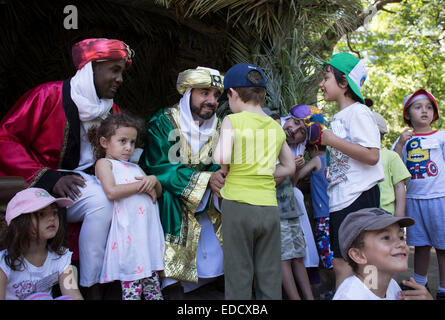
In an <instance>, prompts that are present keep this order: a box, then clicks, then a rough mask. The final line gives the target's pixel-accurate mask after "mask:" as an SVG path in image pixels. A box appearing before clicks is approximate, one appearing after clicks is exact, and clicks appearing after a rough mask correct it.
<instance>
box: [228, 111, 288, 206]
mask: <svg viewBox="0 0 445 320" xmlns="http://www.w3.org/2000/svg"><path fill="white" fill-rule="evenodd" d="M228 117H229V119H230V121H231V122H232V126H233V130H234V141H233V149H232V159H231V163H230V169H229V172H228V174H227V177H226V182H225V184H224V187H223V188H222V189H221V196H222V197H223V198H224V199H229V200H234V201H239V202H244V203H249V204H252V205H260V206H277V198H276V190H275V180H274V177H273V173H274V170H275V165H276V162H277V158H278V155H279V154H280V150H281V146H282V145H283V142H284V141H285V140H286V136H285V134H284V131H283V129H282V128H281V126H280V125H279V124H278V123H277V122H276V121H275V120H274V119H272V118H271V117H263V116H261V115H259V114H255V113H250V112H247V111H242V112H240V113H235V114H231V115H228Z"/></svg>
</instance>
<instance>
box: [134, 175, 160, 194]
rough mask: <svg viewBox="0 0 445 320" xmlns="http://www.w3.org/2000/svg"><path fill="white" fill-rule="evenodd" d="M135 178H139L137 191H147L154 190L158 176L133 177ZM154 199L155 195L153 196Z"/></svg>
mask: <svg viewBox="0 0 445 320" xmlns="http://www.w3.org/2000/svg"><path fill="white" fill-rule="evenodd" d="M134 178H135V179H136V180H141V183H140V185H139V187H138V193H149V192H150V191H152V190H154V187H155V186H156V183H158V178H156V176H143V177H134ZM154 198H155V199H156V196H155V197H154Z"/></svg>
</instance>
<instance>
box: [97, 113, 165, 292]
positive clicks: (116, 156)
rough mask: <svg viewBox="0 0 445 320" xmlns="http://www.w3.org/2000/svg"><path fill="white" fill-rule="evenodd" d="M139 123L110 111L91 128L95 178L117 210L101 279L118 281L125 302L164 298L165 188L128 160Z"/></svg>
mask: <svg viewBox="0 0 445 320" xmlns="http://www.w3.org/2000/svg"><path fill="white" fill-rule="evenodd" d="M138 126H139V125H138V122H137V121H136V120H134V119H132V118H131V117H130V116H128V115H125V114H117V115H110V116H109V117H108V118H107V119H106V120H103V121H102V123H101V124H100V126H99V128H97V129H96V130H92V131H90V134H89V137H90V140H91V142H92V145H93V147H94V148H95V156H96V158H97V159H98V160H97V162H96V177H97V178H98V180H99V181H100V183H101V184H102V187H103V189H104V191H105V194H106V195H107V197H108V199H110V200H112V201H114V209H113V210H114V212H113V218H112V222H111V228H110V232H109V234H108V240H107V246H106V249H105V260H104V264H103V267H102V273H101V282H102V283H106V282H110V281H114V280H120V281H121V286H122V299H123V300H140V299H141V296H142V294H143V295H144V297H145V299H146V300H162V299H163V297H162V293H161V289H160V279H159V272H160V271H162V270H163V269H164V263H163V259H164V246H165V245H164V232H163V230H162V226H161V221H160V218H159V208H158V204H157V203H156V199H157V198H158V197H159V196H160V195H161V191H162V187H161V184H160V183H159V181H158V179H157V178H156V177H155V176H147V175H146V174H145V173H144V172H143V171H142V169H141V168H140V167H139V166H138V165H137V164H134V163H131V162H129V161H128V160H129V158H130V157H131V155H132V154H133V152H134V149H135V143H136V138H137V131H138V130H137V128H138Z"/></svg>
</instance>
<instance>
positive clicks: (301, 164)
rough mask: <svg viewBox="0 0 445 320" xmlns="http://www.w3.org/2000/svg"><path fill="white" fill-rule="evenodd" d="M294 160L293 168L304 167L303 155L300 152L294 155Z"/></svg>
mask: <svg viewBox="0 0 445 320" xmlns="http://www.w3.org/2000/svg"><path fill="white" fill-rule="evenodd" d="M294 161H295V168H296V169H297V170H300V169H301V168H303V167H304V156H303V155H302V154H300V155H298V156H296V157H295V159H294Z"/></svg>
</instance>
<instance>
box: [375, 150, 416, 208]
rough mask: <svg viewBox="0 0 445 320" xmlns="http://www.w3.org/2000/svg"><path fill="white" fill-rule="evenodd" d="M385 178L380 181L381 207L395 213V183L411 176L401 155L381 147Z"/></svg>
mask: <svg viewBox="0 0 445 320" xmlns="http://www.w3.org/2000/svg"><path fill="white" fill-rule="evenodd" d="M380 156H381V160H382V164H383V171H384V172H385V180H384V181H382V182H380V207H381V208H382V209H385V210H386V211H389V212H391V213H392V214H394V209H395V206H394V202H395V193H394V185H396V184H397V183H399V182H400V181H402V180H406V179H408V178H409V177H411V174H410V173H409V171H408V169H407V168H406V166H405V164H404V163H403V161H402V159H401V158H400V156H399V155H398V154H397V153H396V152H394V151H391V150H388V149H386V148H381V149H380Z"/></svg>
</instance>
